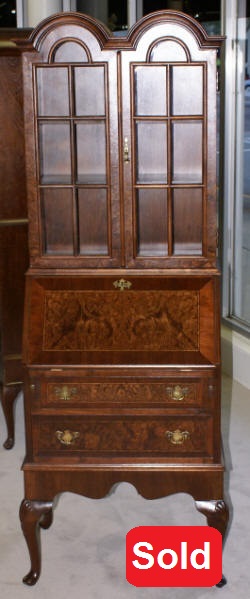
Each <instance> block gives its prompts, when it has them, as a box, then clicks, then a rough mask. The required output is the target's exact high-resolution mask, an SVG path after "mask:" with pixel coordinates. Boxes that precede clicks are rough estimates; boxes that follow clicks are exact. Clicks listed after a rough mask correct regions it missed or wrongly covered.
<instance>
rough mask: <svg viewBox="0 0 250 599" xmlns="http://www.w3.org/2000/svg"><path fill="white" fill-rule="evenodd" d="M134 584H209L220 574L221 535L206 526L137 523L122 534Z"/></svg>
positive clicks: (216, 579)
mask: <svg viewBox="0 0 250 599" xmlns="http://www.w3.org/2000/svg"><path fill="white" fill-rule="evenodd" d="M126 577H127V581H128V582H130V584H133V585H134V586H136V587H210V586H214V585H215V584H217V583H218V582H220V580H221V578H222V536H221V534H220V533H219V532H218V530H216V529H215V528H211V527H209V526H138V527H137V528H133V529H132V530H130V531H129V532H128V534H127V537H126Z"/></svg>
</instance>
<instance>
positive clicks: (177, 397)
mask: <svg viewBox="0 0 250 599" xmlns="http://www.w3.org/2000/svg"><path fill="white" fill-rule="evenodd" d="M166 391H167V394H168V397H169V398H170V399H173V400H174V401H183V399H185V395H187V393H188V387H181V386H180V385H175V386H174V387H166Z"/></svg>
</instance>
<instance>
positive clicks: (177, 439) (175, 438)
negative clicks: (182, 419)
mask: <svg viewBox="0 0 250 599" xmlns="http://www.w3.org/2000/svg"><path fill="white" fill-rule="evenodd" d="M165 435H166V437H167V439H168V440H169V441H170V443H172V445H183V443H184V442H185V441H186V440H187V439H190V433H189V432H188V431H181V430H180V429H179V428H178V429H176V431H166V433H165Z"/></svg>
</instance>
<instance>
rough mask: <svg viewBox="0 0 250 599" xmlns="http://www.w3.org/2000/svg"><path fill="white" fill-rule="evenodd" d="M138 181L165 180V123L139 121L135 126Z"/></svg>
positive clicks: (156, 181)
mask: <svg viewBox="0 0 250 599" xmlns="http://www.w3.org/2000/svg"><path fill="white" fill-rule="evenodd" d="M136 156H137V182H138V183H166V182H167V125H166V123H164V122H163V123H159V122H153V121H140V122H139V123H137V126H136Z"/></svg>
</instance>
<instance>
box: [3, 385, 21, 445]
mask: <svg viewBox="0 0 250 599" xmlns="http://www.w3.org/2000/svg"><path fill="white" fill-rule="evenodd" d="M19 391H20V386H17V385H11V386H9V387H8V386H7V385H3V386H2V389H1V402H2V408H3V413H4V416H5V421H6V426H7V439H6V441H5V443H4V444H3V446H4V448H5V449H12V447H13V445H14V442H15V425H14V403H15V400H16V398H17V395H18V393H19Z"/></svg>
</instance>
